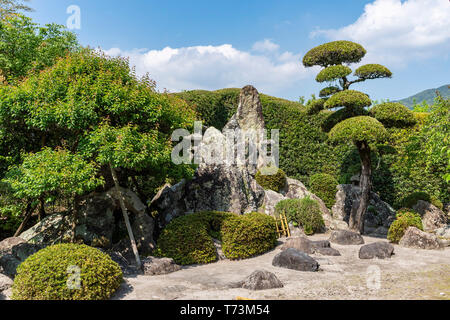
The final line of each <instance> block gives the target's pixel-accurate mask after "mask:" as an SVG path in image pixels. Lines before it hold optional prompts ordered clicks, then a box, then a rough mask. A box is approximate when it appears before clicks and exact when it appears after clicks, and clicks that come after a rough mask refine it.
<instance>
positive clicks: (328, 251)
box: [314, 247, 341, 256]
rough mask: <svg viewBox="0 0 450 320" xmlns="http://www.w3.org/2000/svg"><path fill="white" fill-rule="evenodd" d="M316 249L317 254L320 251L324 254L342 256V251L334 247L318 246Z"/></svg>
mask: <svg viewBox="0 0 450 320" xmlns="http://www.w3.org/2000/svg"><path fill="white" fill-rule="evenodd" d="M314 250H315V252H314V253H316V254H317V253H318V254H321V255H323V256H340V255H341V253H340V252H339V251H338V250H336V249H334V248H324V247H317V248H315V249H314Z"/></svg>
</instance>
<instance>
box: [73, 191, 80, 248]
mask: <svg viewBox="0 0 450 320" xmlns="http://www.w3.org/2000/svg"><path fill="white" fill-rule="evenodd" d="M79 204H80V199H79V196H77V195H76V196H74V198H73V213H72V243H75V240H76V228H77V222H78V214H79V211H80V208H79V207H80V205H79Z"/></svg>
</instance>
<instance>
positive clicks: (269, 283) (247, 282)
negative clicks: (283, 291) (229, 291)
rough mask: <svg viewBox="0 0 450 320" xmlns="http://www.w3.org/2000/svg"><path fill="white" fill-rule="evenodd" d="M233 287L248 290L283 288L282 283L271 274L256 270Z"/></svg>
mask: <svg viewBox="0 0 450 320" xmlns="http://www.w3.org/2000/svg"><path fill="white" fill-rule="evenodd" d="M233 287H236V288H244V289H248V290H267V289H275V288H283V283H282V282H281V281H280V280H279V279H278V278H277V276H276V275H275V274H274V273H272V272H269V271H266V270H256V271H254V272H253V273H252V274H251V275H249V276H248V277H247V278H245V279H244V280H243V281H240V282H238V283H237V284H235V285H233Z"/></svg>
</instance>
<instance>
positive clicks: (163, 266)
mask: <svg viewBox="0 0 450 320" xmlns="http://www.w3.org/2000/svg"><path fill="white" fill-rule="evenodd" d="M142 268H143V270H144V274H145V275H147V276H157V275H161V274H168V273H171V272H175V271H178V270H181V266H179V265H177V264H176V263H175V261H173V259H171V258H155V257H147V258H145V259H142Z"/></svg>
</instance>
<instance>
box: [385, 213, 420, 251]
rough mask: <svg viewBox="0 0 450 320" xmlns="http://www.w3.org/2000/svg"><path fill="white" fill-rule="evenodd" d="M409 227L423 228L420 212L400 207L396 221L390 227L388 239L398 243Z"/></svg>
mask: <svg viewBox="0 0 450 320" xmlns="http://www.w3.org/2000/svg"><path fill="white" fill-rule="evenodd" d="M409 227H416V228H418V229H420V230H423V225H422V219H421V218H420V215H419V214H418V213H416V212H414V211H412V210H409V209H400V210H399V211H398V212H397V215H396V219H395V221H394V222H392V224H391V226H390V227H389V231H388V235H387V239H388V240H389V241H391V242H394V243H398V242H399V241H400V239H401V238H402V237H403V235H404V234H405V232H406V230H407V229H408V228H409Z"/></svg>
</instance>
